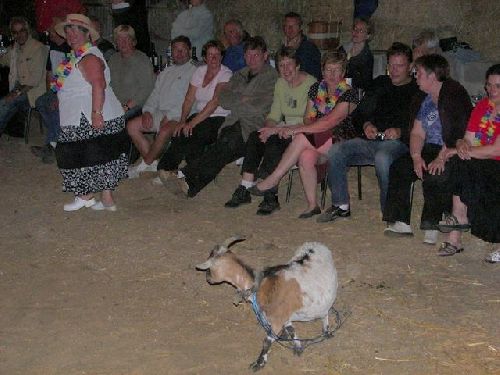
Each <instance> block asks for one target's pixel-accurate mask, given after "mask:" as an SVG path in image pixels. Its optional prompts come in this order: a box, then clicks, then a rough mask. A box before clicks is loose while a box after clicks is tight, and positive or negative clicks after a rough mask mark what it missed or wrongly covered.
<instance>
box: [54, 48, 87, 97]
mask: <svg viewBox="0 0 500 375" xmlns="http://www.w3.org/2000/svg"><path fill="white" fill-rule="evenodd" d="M90 47H92V43H90V42H87V43H85V44H84V45H83V46H81V47H79V48H78V49H77V50H76V51H73V50H72V51H71V52H69V53H67V54H66V57H65V58H64V60H63V61H62V62H61V63H60V64H59V65H58V66H57V68H56V70H55V72H54V75H53V76H52V79H51V80H50V89H51V90H52V91H54V92H58V91H59V90H61V89H62V87H63V85H64V81H65V80H66V77H68V76H69V74H70V73H71V71H72V70H73V67H74V66H75V65H76V62H77V61H78V59H79V58H80V57H82V55H84V54H85V53H86V52H87V51H88V50H89V49H90Z"/></svg>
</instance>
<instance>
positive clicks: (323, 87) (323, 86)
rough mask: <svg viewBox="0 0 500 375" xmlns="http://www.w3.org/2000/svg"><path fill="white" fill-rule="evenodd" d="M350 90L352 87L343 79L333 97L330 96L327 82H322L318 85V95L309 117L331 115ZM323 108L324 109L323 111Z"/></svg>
mask: <svg viewBox="0 0 500 375" xmlns="http://www.w3.org/2000/svg"><path fill="white" fill-rule="evenodd" d="M350 89H351V86H349V85H348V84H347V82H346V81H345V79H343V80H342V81H340V82H339V84H338V85H337V87H336V88H335V91H334V93H333V95H329V94H328V85H327V83H326V81H324V80H323V81H321V82H320V83H319V85H318V93H317V94H316V97H315V98H314V100H313V107H312V108H311V110H310V111H309V113H308V114H307V115H308V117H309V118H311V119H312V118H317V117H320V116H324V115H327V114H329V113H330V112H331V111H332V110H333V108H334V107H335V104H336V103H337V101H338V100H339V98H340V97H341V96H342V95H343V94H344V93H345V92H346V91H347V90H350ZM322 107H323V109H321V108H322Z"/></svg>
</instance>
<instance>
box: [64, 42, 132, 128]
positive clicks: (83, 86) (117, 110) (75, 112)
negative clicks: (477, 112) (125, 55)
mask: <svg viewBox="0 0 500 375" xmlns="http://www.w3.org/2000/svg"><path fill="white" fill-rule="evenodd" d="M86 55H95V56H97V57H98V58H100V59H101V60H102V62H103V64H104V79H105V81H106V88H105V89H104V105H103V108H102V112H103V118H104V121H109V120H112V119H114V118H117V117H120V116H122V115H123V114H124V112H123V108H122V106H121V104H120V102H119V101H118V99H117V98H116V96H115V94H114V92H113V90H112V88H111V86H110V84H109V82H110V80H111V79H110V73H109V68H108V65H107V64H106V60H104V56H103V55H102V53H101V51H100V50H99V49H98V48H97V47H95V46H92V47H90V48H89V50H88V51H87V52H86V53H84V54H83V55H82V56H81V57H80V58H79V59H78V60H77V62H76V64H75V66H74V67H73V69H72V70H71V73H70V74H69V76H67V77H66V79H65V80H64V84H63V87H62V88H61V90H59V92H58V93H57V97H58V99H59V117H60V121H61V127H64V126H78V125H79V124H80V118H81V115H82V113H83V114H84V115H85V117H86V118H87V119H88V120H89V122H90V124H92V116H91V115H92V86H91V85H90V83H89V82H87V80H85V78H84V77H83V75H82V72H81V71H80V69H79V68H78V63H79V62H80V60H81V59H82V58H83V57H84V56H86Z"/></svg>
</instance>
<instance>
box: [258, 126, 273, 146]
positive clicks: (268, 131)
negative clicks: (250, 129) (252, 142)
mask: <svg viewBox="0 0 500 375" xmlns="http://www.w3.org/2000/svg"><path fill="white" fill-rule="evenodd" d="M277 131H278V128H276V127H272V128H261V129H260V130H259V139H260V140H261V142H263V143H266V142H267V139H268V138H269V137H270V136H272V135H274V134H276V133H277Z"/></svg>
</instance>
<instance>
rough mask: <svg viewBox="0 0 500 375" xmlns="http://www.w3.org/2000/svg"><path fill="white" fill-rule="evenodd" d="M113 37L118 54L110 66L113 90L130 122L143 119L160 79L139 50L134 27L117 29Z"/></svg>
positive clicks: (125, 26)
mask: <svg viewBox="0 0 500 375" xmlns="http://www.w3.org/2000/svg"><path fill="white" fill-rule="evenodd" d="M113 37H114V40H115V44H116V48H117V49H118V52H117V53H115V54H113V55H112V56H111V57H110V59H109V62H108V65H109V71H110V74H111V86H112V87H113V92H114V93H115V95H116V97H117V98H118V100H119V101H120V103H122V106H123V111H124V112H125V121H128V120H130V119H132V118H134V117H136V116H139V115H141V112H142V106H143V105H144V103H145V102H146V100H147V99H148V97H149V95H150V94H151V91H153V88H154V85H155V81H156V75H155V74H154V72H153V65H152V64H151V61H150V60H149V57H147V56H146V54H145V53H144V52H141V51H139V50H138V49H136V48H135V45H136V43H137V39H136V37H135V30H134V29H133V28H132V26H129V25H119V26H117V27H115V29H114V30H113Z"/></svg>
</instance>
